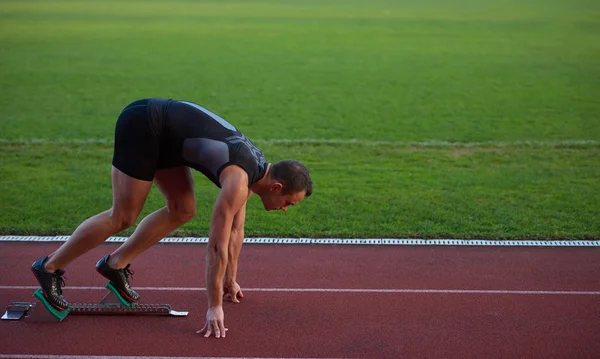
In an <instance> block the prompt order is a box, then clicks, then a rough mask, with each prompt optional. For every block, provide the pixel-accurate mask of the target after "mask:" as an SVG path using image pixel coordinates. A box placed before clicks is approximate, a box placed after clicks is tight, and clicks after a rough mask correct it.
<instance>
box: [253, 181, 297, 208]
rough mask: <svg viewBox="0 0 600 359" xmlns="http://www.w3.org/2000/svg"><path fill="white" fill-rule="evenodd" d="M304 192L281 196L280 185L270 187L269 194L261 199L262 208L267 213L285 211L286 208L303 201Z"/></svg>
mask: <svg viewBox="0 0 600 359" xmlns="http://www.w3.org/2000/svg"><path fill="white" fill-rule="evenodd" d="M305 195H306V191H300V192H296V193H289V194H283V193H282V187H281V184H279V183H275V184H273V185H271V188H270V190H269V193H268V194H267V195H265V196H263V197H262V202H263V206H264V207H265V209H266V210H267V211H276V210H282V211H284V212H285V211H287V209H288V207H290V206H294V205H296V204H298V202H300V201H302V200H303V199H304V196H305Z"/></svg>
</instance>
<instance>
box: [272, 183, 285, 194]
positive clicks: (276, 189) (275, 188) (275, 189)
mask: <svg viewBox="0 0 600 359" xmlns="http://www.w3.org/2000/svg"><path fill="white" fill-rule="evenodd" d="M282 189H283V185H282V184H281V183H279V182H273V183H272V184H271V191H273V192H280V191H281V190H282Z"/></svg>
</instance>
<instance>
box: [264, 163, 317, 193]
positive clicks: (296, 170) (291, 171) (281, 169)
mask: <svg viewBox="0 0 600 359" xmlns="http://www.w3.org/2000/svg"><path fill="white" fill-rule="evenodd" d="M271 179H274V180H276V181H279V182H281V184H282V185H283V193H284V194H290V193H297V192H300V191H306V195H305V198H306V197H308V196H310V195H311V194H312V180H311V179H310V174H309V173H308V169H307V168H306V166H305V165H304V164H303V163H302V162H299V161H296V160H283V161H279V162H277V163H273V164H272V165H271Z"/></svg>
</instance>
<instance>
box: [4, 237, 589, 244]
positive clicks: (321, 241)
mask: <svg viewBox="0 0 600 359" xmlns="http://www.w3.org/2000/svg"><path fill="white" fill-rule="evenodd" d="M127 238H128V237H118V236H113V237H109V238H108V239H107V240H106V242H110V243H122V242H125V241H126V240H127ZM67 239H69V237H68V236H0V242H64V241H66V240H67ZM160 243H191V244H203V243H208V237H166V238H163V239H161V240H160ZM244 244H326V245H331V244H339V245H347V244H351V245H392V246H394V245H395V246H491V247H600V241H594V240H589V241H588V240H578V241H554V240H547V241H540V240H480V239H412V238H268V237H267V238H245V239H244Z"/></svg>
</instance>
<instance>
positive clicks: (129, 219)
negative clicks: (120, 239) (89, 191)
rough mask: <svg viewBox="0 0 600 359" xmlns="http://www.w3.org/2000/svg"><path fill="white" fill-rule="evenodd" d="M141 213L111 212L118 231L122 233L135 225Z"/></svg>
mask: <svg viewBox="0 0 600 359" xmlns="http://www.w3.org/2000/svg"><path fill="white" fill-rule="evenodd" d="M138 215H139V212H137V211H131V210H115V209H114V208H113V209H112V211H111V220H112V223H113V226H114V227H115V229H117V231H122V230H124V229H127V228H129V227H131V226H133V225H134V224H135V222H136V221H137V218H138Z"/></svg>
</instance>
